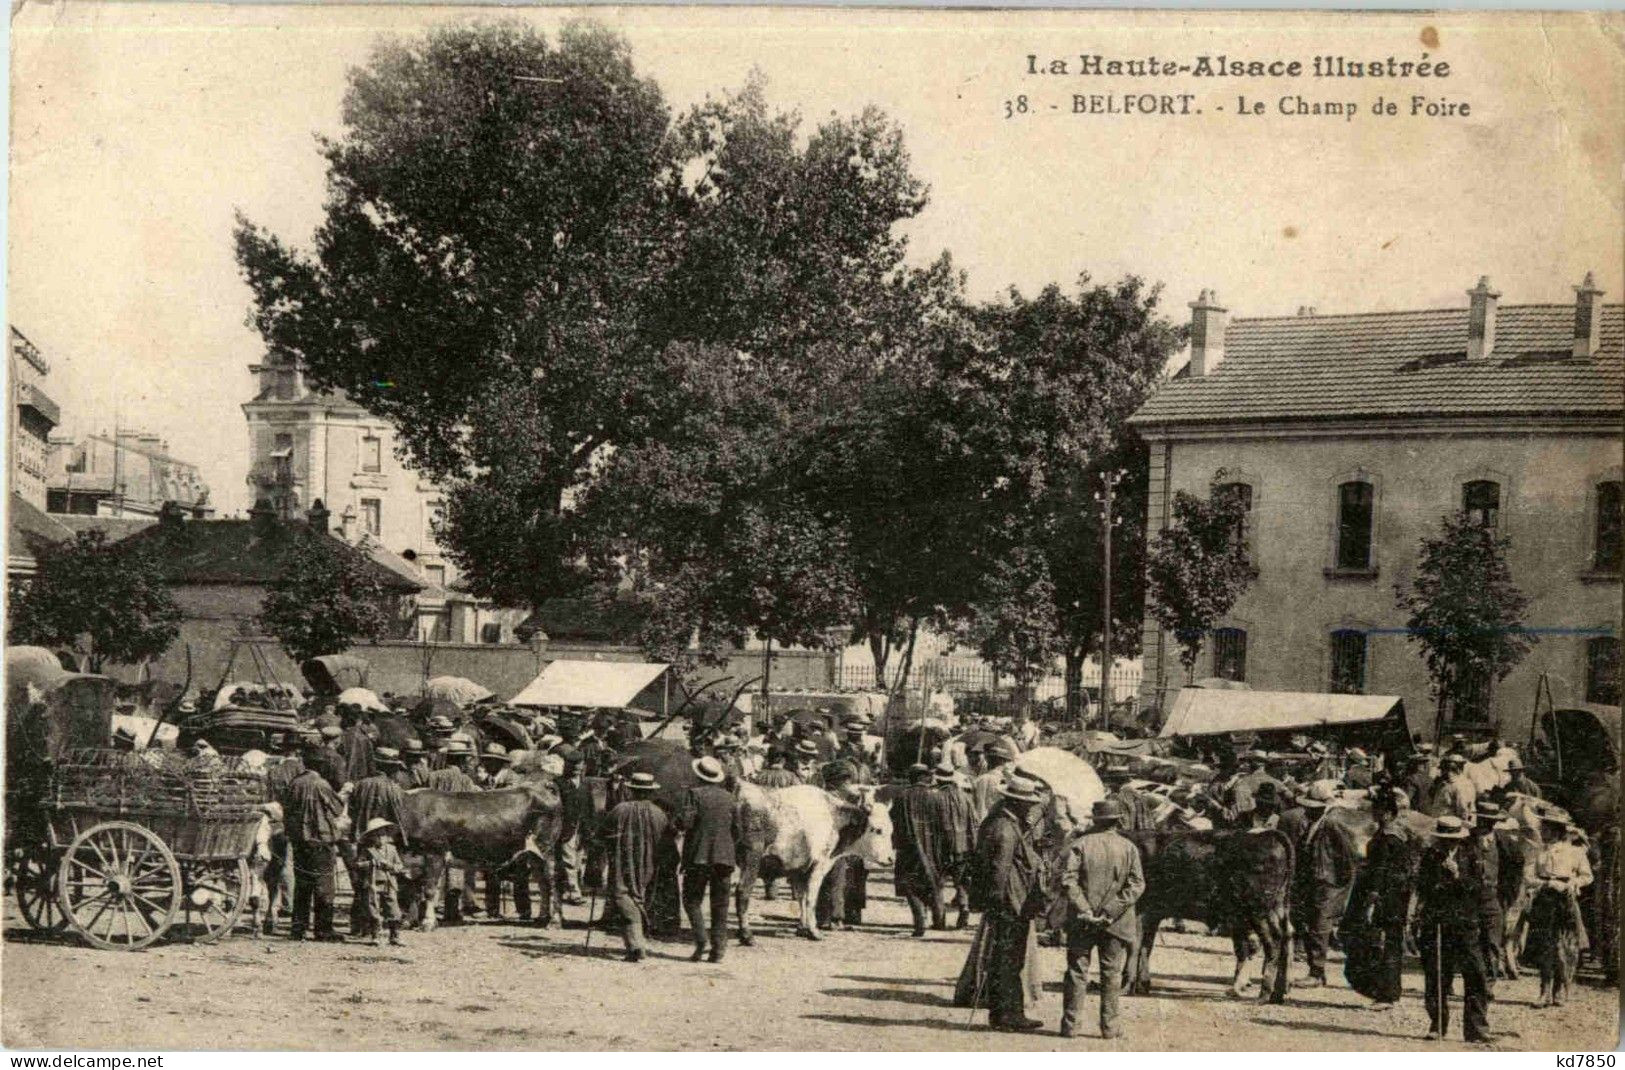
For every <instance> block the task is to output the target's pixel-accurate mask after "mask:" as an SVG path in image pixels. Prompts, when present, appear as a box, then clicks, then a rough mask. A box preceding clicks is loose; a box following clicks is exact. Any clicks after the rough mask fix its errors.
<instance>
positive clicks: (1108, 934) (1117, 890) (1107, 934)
mask: <svg viewBox="0 0 1625 1070" xmlns="http://www.w3.org/2000/svg"><path fill="white" fill-rule="evenodd" d="M1123 816H1124V815H1123V809H1122V807H1120V806H1119V805H1118V804H1117V803H1115V802H1113V801H1111V800H1110V799H1102V800H1101V801H1099V802H1097V803H1095V805H1094V812H1093V814H1092V817H1093V818H1094V822H1093V825H1092V827H1091V828H1090V829H1089V831H1088V832H1086V833H1084V834H1083V835H1082V836H1077V837H1075V838H1074V839H1073V840H1072V843H1071V844H1070V845H1069V847H1068V849H1067V858H1066V870H1065V872H1064V873H1063V874H1062V876H1061V887H1062V888H1063V889H1064V890H1065V892H1066V898H1067V911H1066V983H1065V988H1064V994H1063V995H1062V1002H1061V1007H1062V1010H1061V1035H1062V1036H1063V1037H1071V1036H1076V1035H1077V1031H1078V1024H1079V1020H1080V1019H1082V1017H1083V1000H1084V993H1085V992H1086V991H1087V990H1088V987H1089V959H1090V956H1092V955H1093V954H1094V953H1095V952H1096V951H1098V952H1099V953H1100V1035H1101V1036H1102V1037H1103V1038H1105V1039H1107V1040H1111V1039H1114V1038H1117V1037H1120V1036H1122V1035H1123V1031H1122V1029H1121V1028H1119V1027H1118V1024H1117V996H1118V992H1119V990H1120V989H1121V988H1122V985H1123V966H1124V964H1125V963H1126V962H1127V961H1128V953H1129V948H1130V947H1132V946H1133V945H1134V942H1135V941H1136V940H1137V939H1138V938H1139V922H1138V920H1137V919H1136V918H1135V915H1134V904H1135V903H1137V902H1138V901H1139V899H1140V894H1141V893H1142V892H1144V891H1145V874H1144V873H1143V872H1142V871H1141V868H1140V849H1139V848H1138V847H1136V846H1134V844H1133V843H1132V842H1131V841H1130V840H1128V839H1127V838H1126V837H1124V836H1123V835H1122V834H1121V833H1120V832H1119V831H1118V829H1119V828H1120V827H1121V826H1122V823H1123Z"/></svg>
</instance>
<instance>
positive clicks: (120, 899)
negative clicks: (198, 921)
mask: <svg viewBox="0 0 1625 1070" xmlns="http://www.w3.org/2000/svg"><path fill="white" fill-rule="evenodd" d="M57 898H58V899H59V900H60V902H61V905H62V909H63V911H64V912H65V913H66V914H67V918H68V924H69V925H71V926H73V931H74V932H76V933H78V934H79V938H80V939H81V940H83V941H84V942H85V943H87V944H89V945H90V946H91V947H96V948H101V949H102V950H104V951H136V950H139V949H140V948H143V947H146V946H147V945H148V944H151V943H152V942H153V941H154V940H157V939H158V938H159V937H160V936H162V935H164V931H165V930H166V929H168V928H169V927H170V925H172V924H173V923H174V921H175V914H176V913H177V912H178V911H179V910H180V905H181V867H180V865H179V864H178V863H177V862H176V861H175V856H174V855H172V854H170V853H169V848H168V847H166V846H165V845H164V841H163V840H160V839H159V838H158V837H157V836H156V835H155V834H153V833H152V832H151V831H149V830H148V829H145V828H142V827H141V826H140V825H136V824H132V823H130V822H128V821H106V822H103V823H102V824H100V825H92V826H91V827H90V828H88V829H86V830H85V831H84V832H81V833H80V834H79V835H78V836H76V837H75V838H74V841H73V843H71V844H70V845H69V846H68V850H67V852H66V853H65V854H63V856H62V866H61V868H60V869H59V870H58V871H57Z"/></svg>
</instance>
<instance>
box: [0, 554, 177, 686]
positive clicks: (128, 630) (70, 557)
mask: <svg viewBox="0 0 1625 1070" xmlns="http://www.w3.org/2000/svg"><path fill="white" fill-rule="evenodd" d="M34 558H35V561H36V562H37V571H36V572H35V574H34V575H33V576H32V577H31V578H29V579H28V580H26V581H22V580H17V579H13V581H12V583H11V600H10V601H11V605H10V608H9V618H8V631H9V640H10V642H12V643H34V644H38V645H39V646H46V647H56V648H67V649H70V650H72V651H74V653H75V654H77V655H78V657H79V661H80V664H82V665H84V666H85V668H86V670H87V671H89V672H101V671H102V670H103V669H104V668H106V666H107V663H108V662H113V663H115V664H124V665H130V664H135V663H138V662H142V661H145V660H147V659H148V658H155V657H157V656H158V655H159V654H162V653H163V652H164V650H165V649H166V648H167V647H168V646H169V644H170V643H172V642H174V640H175V637H176V636H178V635H179V634H180V620H181V611H180V607H179V606H177V605H176V604H175V599H174V596H173V595H172V594H171V593H170V590H169V587H168V586H167V585H166V584H165V583H164V579H163V575H162V573H161V571H160V570H159V568H158V565H157V563H156V562H155V561H154V560H153V559H152V558H151V556H149V555H148V554H145V553H141V552H137V551H133V550H131V549H129V548H128V547H124V546H120V545H119V544H117V543H112V544H109V543H108V542H107V535H106V533H105V532H102V531H96V530H91V531H81V532H79V533H78V534H77V535H76V536H75V537H74V539H73V541H72V542H63V543H56V544H49V543H43V542H42V543H40V544H39V545H37V546H36V547H35V548H34Z"/></svg>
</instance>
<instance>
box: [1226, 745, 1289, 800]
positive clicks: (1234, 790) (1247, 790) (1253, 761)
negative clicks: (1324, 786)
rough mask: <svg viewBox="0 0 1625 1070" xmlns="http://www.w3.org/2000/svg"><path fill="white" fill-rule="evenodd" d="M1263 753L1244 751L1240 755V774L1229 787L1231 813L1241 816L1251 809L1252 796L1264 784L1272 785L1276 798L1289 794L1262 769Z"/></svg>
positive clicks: (1284, 787) (1283, 786)
mask: <svg viewBox="0 0 1625 1070" xmlns="http://www.w3.org/2000/svg"><path fill="white" fill-rule="evenodd" d="M1264 758H1265V755H1264V752H1263V751H1258V750H1250V751H1245V752H1243V754H1242V755H1241V761H1240V765H1241V774H1240V775H1239V776H1237V777H1236V779H1235V782H1234V783H1233V784H1231V785H1230V798H1229V800H1228V801H1229V805H1230V810H1231V812H1232V813H1234V814H1236V815H1238V816H1239V815H1242V814H1246V813H1248V812H1250V811H1251V810H1252V809H1253V803H1254V796H1256V795H1257V794H1258V791H1259V789H1260V788H1262V787H1263V786H1264V785H1265V784H1273V785H1274V786H1275V793H1276V795H1277V796H1278V797H1280V796H1286V795H1288V794H1290V793H1289V792H1287V790H1286V785H1285V784H1282V783H1281V782H1280V781H1279V780H1276V779H1275V778H1274V777H1272V776H1270V774H1269V771H1268V770H1267V769H1265V768H1264Z"/></svg>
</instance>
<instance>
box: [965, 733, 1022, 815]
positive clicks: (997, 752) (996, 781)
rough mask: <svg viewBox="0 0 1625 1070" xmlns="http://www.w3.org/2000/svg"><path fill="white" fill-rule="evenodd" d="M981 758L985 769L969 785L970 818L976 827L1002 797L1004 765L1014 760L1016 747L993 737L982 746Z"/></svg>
mask: <svg viewBox="0 0 1625 1070" xmlns="http://www.w3.org/2000/svg"><path fill="white" fill-rule="evenodd" d="M982 760H983V761H984V762H985V763H986V764H987V771H986V772H984V773H981V774H980V775H978V776H977V778H976V779H975V780H973V781H971V785H970V810H971V820H972V821H973V822H974V823H975V825H976V827H977V828H978V829H980V828H981V827H982V822H984V821H986V820H987V815H988V814H990V813H992V812H993V808H994V807H995V806H997V805H998V803H999V799H1000V798H1001V797H1002V795H1001V793H1002V791H1003V790H1004V776H1005V773H1006V772H1007V771H1008V770H1007V769H1006V766H1008V765H1009V764H1010V763H1011V762H1013V761H1015V760H1016V748H1015V747H1014V746H1012V745H1011V743H1010V741H1009V740H1006V739H995V740H993V741H992V742H991V743H988V744H987V745H986V746H984V747H983V748H982Z"/></svg>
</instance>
